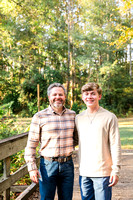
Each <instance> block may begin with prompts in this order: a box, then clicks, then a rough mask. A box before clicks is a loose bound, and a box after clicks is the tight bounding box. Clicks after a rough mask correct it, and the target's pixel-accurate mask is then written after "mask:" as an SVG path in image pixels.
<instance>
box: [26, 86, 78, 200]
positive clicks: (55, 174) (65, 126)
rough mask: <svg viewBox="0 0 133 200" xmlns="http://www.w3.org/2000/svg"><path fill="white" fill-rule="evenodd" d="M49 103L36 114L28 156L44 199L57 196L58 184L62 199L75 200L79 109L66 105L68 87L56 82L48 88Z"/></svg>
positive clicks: (28, 163) (28, 161) (31, 170)
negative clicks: (37, 150) (38, 160)
mask: <svg viewBox="0 0 133 200" xmlns="http://www.w3.org/2000/svg"><path fill="white" fill-rule="evenodd" d="M47 94H48V98H49V103H50V105H49V107H48V108H46V109H44V110H42V111H40V112H38V113H36V114H35V115H34V116H33V119H32V123H31V127H30V131H29V137H28V142H27V146H26V148H25V160H26V163H27V165H28V171H29V173H30V178H31V180H32V181H33V182H35V183H38V177H39V188H40V194H41V200H54V196H55V191H56V188H57V192H58V199H59V200H72V194H73V182H74V166H73V161H72V153H73V150H74V146H75V145H77V142H78V140H77V134H76V131H75V129H74V125H75V112H74V111H71V110H69V109H67V108H65V107H64V104H65V99H66V94H65V88H64V87H63V85H61V84H60V83H53V84H51V85H50V86H49V87H48V90H47ZM39 142H40V143H41V147H40V151H39V153H40V156H41V158H40V169H39V171H38V170H37V166H36V161H35V152H36V147H37V146H38V143H39Z"/></svg>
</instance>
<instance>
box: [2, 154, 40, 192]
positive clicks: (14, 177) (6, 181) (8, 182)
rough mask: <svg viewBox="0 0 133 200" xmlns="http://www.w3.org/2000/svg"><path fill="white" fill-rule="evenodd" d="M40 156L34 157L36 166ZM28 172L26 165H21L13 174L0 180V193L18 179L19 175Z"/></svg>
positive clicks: (21, 175)
mask: <svg viewBox="0 0 133 200" xmlns="http://www.w3.org/2000/svg"><path fill="white" fill-rule="evenodd" d="M39 161H40V157H39V158H37V159H36V163H37V166H38V165H39ZM26 174H28V169H27V165H26V164H25V165H23V166H22V167H21V168H20V169H18V170H17V171H16V172H15V173H14V174H12V175H10V176H9V177H7V178H6V179H4V180H2V181H1V182H0V193H1V192H3V191H5V190H6V189H8V188H10V187H11V185H13V184H14V183H15V182H16V181H18V180H19V179H20V178H21V177H23V176H25V175H26Z"/></svg>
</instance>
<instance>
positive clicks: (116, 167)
mask: <svg viewBox="0 0 133 200" xmlns="http://www.w3.org/2000/svg"><path fill="white" fill-rule="evenodd" d="M109 140H110V150H111V156H112V163H113V164H112V173H111V174H112V175H117V176H119V171H120V165H121V142H120V134H119V128H118V120H117V118H116V116H115V115H113V119H112V121H111V124H110V133H109Z"/></svg>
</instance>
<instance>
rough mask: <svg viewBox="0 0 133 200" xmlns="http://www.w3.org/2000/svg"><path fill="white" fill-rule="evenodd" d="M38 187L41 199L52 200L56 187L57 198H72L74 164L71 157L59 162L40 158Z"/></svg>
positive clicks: (68, 199) (60, 199) (69, 199)
mask: <svg viewBox="0 0 133 200" xmlns="http://www.w3.org/2000/svg"><path fill="white" fill-rule="evenodd" d="M40 175H41V178H40V179H39V189H40V195H41V200H54V197H55V191H56V188H57V193H58V199H59V200H72V195H73V183H74V165H73V161H72V159H71V160H69V161H67V162H63V163H59V162H57V161H53V162H52V161H48V160H46V159H44V158H43V157H41V158H40Z"/></svg>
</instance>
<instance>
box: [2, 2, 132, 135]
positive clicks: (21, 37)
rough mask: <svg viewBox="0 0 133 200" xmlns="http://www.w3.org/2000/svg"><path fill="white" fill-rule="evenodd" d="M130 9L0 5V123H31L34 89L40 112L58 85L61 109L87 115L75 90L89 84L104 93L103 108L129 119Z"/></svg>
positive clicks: (100, 4) (87, 5)
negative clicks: (9, 119) (28, 119)
mask: <svg viewBox="0 0 133 200" xmlns="http://www.w3.org/2000/svg"><path fill="white" fill-rule="evenodd" d="M132 5H133V0H106V1H105V0H52V1H51V0H45V1H44V0H32V1H31V0H0V68H1V70H0V74H1V77H0V116H1V118H2V119H3V117H4V116H7V115H8V116H9V115H10V116H15V117H16V116H19V117H32V116H33V115H34V114H35V113H36V112H37V111H38V106H37V85H38V84H39V86H40V110H42V109H44V108H46V107H47V106H48V98H47V87H48V86H49V84H51V83H53V82H60V83H62V84H64V86H65V87H66V90H67V102H66V106H67V107H68V108H71V109H73V110H75V111H76V113H79V112H80V111H81V110H83V109H85V105H84V104H83V102H82V100H81V86H82V85H83V84H85V83H87V82H88V81H95V82H98V83H99V84H100V86H101V87H102V89H103V96H102V99H101V101H100V105H101V106H103V107H104V108H106V109H108V110H110V111H112V112H114V113H115V114H116V115H117V116H118V117H128V116H131V115H132V114H133V69H132V65H133V43H132V42H133V20H132V19H133V8H132ZM3 126H5V122H4V125H3ZM4 128H5V127H4ZM3 135H4V134H3ZM9 135H10V134H9Z"/></svg>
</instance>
